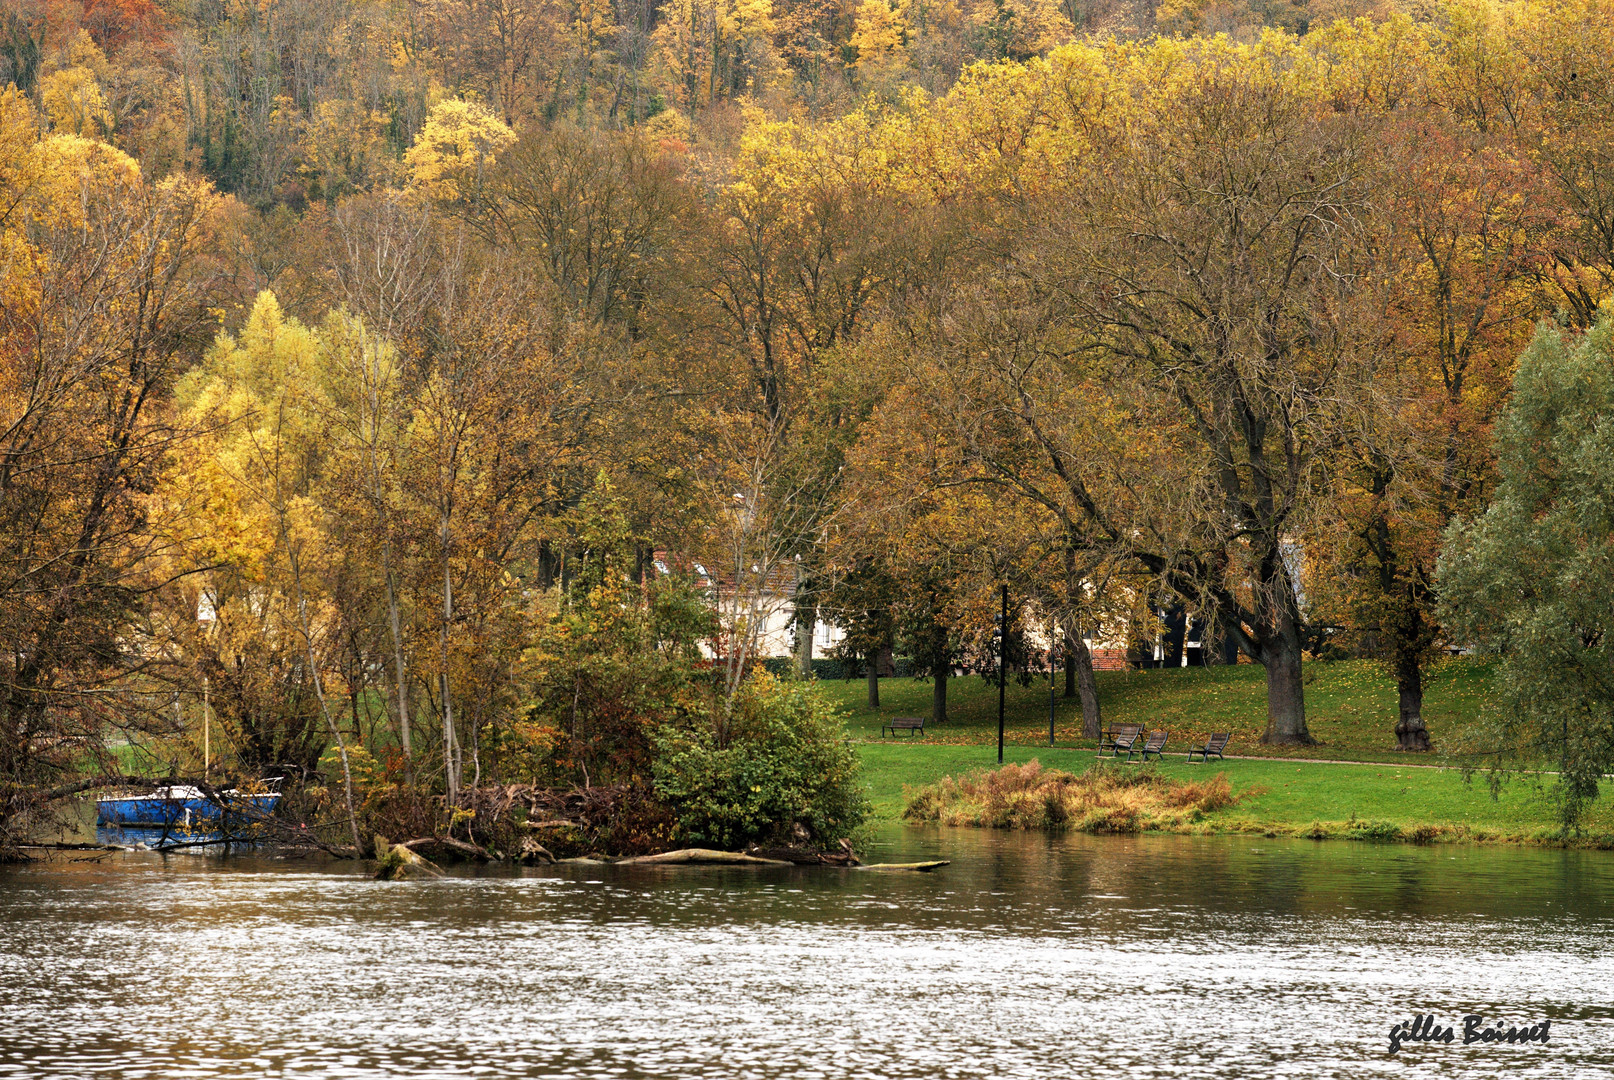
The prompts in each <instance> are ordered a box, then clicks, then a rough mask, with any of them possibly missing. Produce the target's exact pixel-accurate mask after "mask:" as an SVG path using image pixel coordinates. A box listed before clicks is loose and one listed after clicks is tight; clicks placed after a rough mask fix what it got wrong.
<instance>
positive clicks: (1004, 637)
mask: <svg viewBox="0 0 1614 1080" xmlns="http://www.w3.org/2000/svg"><path fill="white" fill-rule="evenodd" d="M997 636H998V764H999V765H1002V764H1003V687H1004V679H1005V678H1006V677H1007V675H1008V673H1009V669H1008V666H1007V665H1006V664H1005V663H1004V650H1005V649H1006V648H1007V647H1008V644H1009V586H1008V585H1007V584H1006V583H1005V584H1004V585H1003V610H1002V611H1001V612H1000V613H999V614H998V628H997Z"/></svg>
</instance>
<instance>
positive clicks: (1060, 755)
mask: <svg viewBox="0 0 1614 1080" xmlns="http://www.w3.org/2000/svg"><path fill="white" fill-rule="evenodd" d="M1306 670H1307V676H1306V678H1307V683H1306V712H1307V717H1308V723H1309V724H1310V726H1311V730H1312V733H1313V735H1315V736H1316V737H1317V738H1319V739H1320V740H1321V742H1322V745H1320V746H1317V747H1311V748H1305V749H1296V748H1275V747H1264V746H1261V745H1260V743H1259V742H1258V740H1259V738H1260V735H1261V732H1262V730H1263V729H1264V727H1265V724H1266V696H1265V694H1266V686H1265V681H1264V672H1263V670H1262V669H1261V668H1259V667H1256V666H1254V665H1249V664H1241V665H1238V666H1236V667H1215V668H1190V669H1177V670H1169V671H1126V672H1120V671H1117V672H1099V675H1098V678H1099V692H1100V694H1101V695H1102V700H1103V706H1104V710H1105V718H1106V719H1107V720H1108V721H1110V722H1113V723H1128V722H1131V723H1143V724H1147V725H1149V726H1150V727H1156V726H1163V727H1166V728H1167V729H1169V730H1170V731H1171V733H1172V734H1171V743H1170V745H1169V746H1168V750H1169V751H1173V752H1172V753H1169V754H1168V756H1167V759H1166V761H1165V763H1164V764H1163V765H1162V766H1160V767H1161V768H1162V769H1163V770H1164V771H1165V772H1166V773H1167V774H1168V775H1172V776H1202V775H1205V774H1206V772H1207V771H1210V772H1216V771H1222V772H1225V773H1226V774H1227V775H1228V778H1229V779H1230V780H1231V781H1232V782H1233V787H1234V790H1235V791H1237V792H1244V791H1249V790H1250V789H1252V788H1254V789H1264V790H1263V791H1262V792H1261V793H1259V794H1256V795H1253V796H1251V797H1248V798H1246V799H1243V800H1242V801H1241V802H1240V803H1239V804H1238V805H1237V806H1236V807H1234V808H1232V809H1230V810H1227V811H1223V812H1222V813H1220V814H1218V815H1216V816H1215V818H1214V820H1213V822H1212V824H1213V825H1214V826H1215V827H1218V828H1255V827H1258V825H1260V826H1268V825H1270V826H1276V827H1279V828H1287V829H1304V828H1305V827H1307V826H1309V825H1310V824H1311V823H1313V822H1318V821H1321V822H1348V821H1350V820H1351V819H1352V818H1353V817H1354V818H1356V819H1358V820H1373V821H1384V822H1391V823H1394V824H1396V825H1398V826H1401V827H1403V828H1410V827H1412V826H1419V825H1432V826H1436V827H1445V828H1466V829H1467V830H1469V831H1471V832H1472V831H1481V832H1488V833H1492V834H1498V835H1506V836H1522V835H1529V834H1535V833H1544V832H1547V831H1550V830H1552V829H1554V828H1555V824H1556V818H1555V814H1554V808H1553V805H1552V803H1551V801H1550V799H1548V798H1547V797H1546V796H1545V795H1544V794H1543V793H1542V792H1541V791H1540V790H1539V789H1538V788H1537V787H1536V785H1535V784H1534V783H1533V782H1530V781H1519V782H1515V783H1513V784H1512V785H1510V786H1509V787H1508V788H1507V789H1505V790H1504V792H1503V794H1502V797H1501V798H1500V799H1499V800H1493V799H1492V798H1491V794H1490V791H1489V789H1488V788H1487V786H1486V785H1485V783H1484V781H1483V779H1476V780H1475V781H1474V782H1473V783H1472V784H1469V783H1465V782H1464V781H1463V779H1462V776H1461V774H1460V773H1459V772H1458V771H1457V770H1455V769H1429V768H1415V767H1412V766H1417V765H1435V764H1440V763H1441V761H1442V759H1441V757H1440V756H1439V753H1438V751H1439V749H1440V745H1441V740H1442V739H1443V738H1446V737H1449V736H1450V735H1451V734H1452V733H1453V732H1455V731H1457V730H1459V729H1460V728H1461V727H1463V726H1465V725H1467V724H1468V723H1469V722H1471V721H1472V720H1473V719H1474V718H1475V716H1476V715H1477V714H1478V711H1479V707H1480V702H1481V700H1482V698H1483V696H1484V693H1485V685H1486V678H1487V676H1488V672H1487V671H1486V669H1485V668H1484V667H1482V666H1480V665H1476V664H1471V663H1469V662H1467V661H1462V660H1457V661H1451V662H1449V663H1446V664H1443V665H1441V666H1440V667H1438V668H1437V669H1436V670H1435V672H1434V673H1433V675H1432V677H1431V678H1430V680H1429V685H1428V688H1427V691H1426V697H1425V713H1424V714H1425V718H1426V719H1427V721H1428V723H1429V727H1430V731H1431V733H1432V735H1433V738H1434V742H1435V748H1436V751H1437V753H1435V754H1430V755H1406V754H1398V753H1396V752H1395V751H1393V750H1392V749H1390V748H1391V747H1392V746H1394V745H1395V736H1394V733H1393V729H1394V726H1395V714H1396V697H1395V687H1394V684H1393V683H1391V681H1390V680H1389V679H1388V678H1386V677H1385V676H1384V675H1383V674H1382V672H1381V671H1380V670H1379V669H1378V668H1377V667H1376V666H1375V665H1373V664H1372V663H1370V662H1367V661H1341V662H1335V663H1311V664H1308V665H1307V669H1306ZM820 686H821V687H822V689H823V690H824V691H826V692H827V693H828V694H829V695H830V696H831V697H832V698H833V699H834V700H835V701H836V702H837V703H839V704H840V705H841V706H842V707H843V708H844V709H845V711H846V712H847V714H848V719H847V724H848V728H849V729H850V731H851V733H852V736H853V738H854V739H859V740H864V741H863V743H862V745H861V746H860V747H859V752H860V753H861V754H862V757H863V761H864V766H865V774H864V775H865V779H866V781H867V783H868V784H869V787H870V793H871V795H872V797H873V799H874V804H875V810H876V813H877V815H878V816H879V817H880V818H881V819H884V820H895V819H896V818H898V817H899V816H900V815H901V812H902V807H903V805H904V800H903V788H904V786H917V785H919V784H925V783H930V782H932V781H934V780H937V779H939V778H941V777H942V776H946V775H949V774H954V775H957V774H960V773H964V772H968V771H970V770H972V769H978V768H989V767H993V766H995V765H996V763H997V755H996V753H995V747H994V744H995V742H996V739H997V689H996V687H995V686H988V685H987V684H986V683H985V682H983V681H982V680H981V679H980V678H978V677H970V678H965V679H957V680H954V682H953V684H952V685H951V687H950V688H949V690H950V692H949V714H950V716H949V722H948V723H947V724H946V725H945V726H943V727H940V728H935V729H933V730H932V732H931V733H927V734H926V736H924V737H923V738H921V739H918V740H913V741H910V740H907V739H906V738H903V739H901V740H893V739H890V738H887V739H884V740H882V739H880V738H879V737H878V736H879V725H880V723H881V721H882V720H883V719H886V718H889V717H892V716H910V715H926V716H928V715H929V706H930V690H931V688H930V684H929V683H928V682H923V681H920V680H917V679H887V680H882V682H881V686H880V697H881V705H882V707H881V708H880V710H879V711H878V712H875V711H874V710H871V709H869V708H867V706H866V704H865V700H864V694H865V687H864V684H863V683H862V682H861V681H857V682H823V683H821V684H820ZM1061 689H1062V686H1061ZM1007 714H1008V722H1007V729H1008V743H1009V747H1008V752H1007V754H1006V759H1007V760H1009V761H1015V762H1024V761H1029V760H1031V759H1032V758H1036V759H1038V760H1040V761H1041V762H1042V763H1043V764H1044V765H1047V766H1050V767H1055V768H1062V769H1069V770H1071V771H1075V772H1079V771H1082V770H1084V769H1086V768H1087V767H1088V766H1089V765H1091V764H1092V763H1093V761H1094V755H1093V752H1092V750H1090V749H1084V748H1083V747H1084V746H1090V745H1091V744H1083V743H1082V741H1081V739H1080V722H1081V717H1080V711H1079V707H1078V706H1077V704H1076V703H1075V702H1074V701H1065V700H1064V699H1063V698H1058V699H1056V702H1055V735H1056V741H1057V743H1058V744H1059V745H1058V746H1057V747H1054V748H1050V747H1049V746H1048V745H1047V741H1048V684H1047V683H1046V682H1043V683H1033V684H1032V685H1031V686H1029V687H1021V686H1018V685H1016V684H1014V683H1013V682H1011V683H1010V685H1009V689H1008V708H1007ZM1212 730H1231V731H1233V732H1234V741H1233V744H1232V746H1231V747H1230V748H1229V752H1231V753H1234V754H1238V755H1251V756H1257V757H1261V758H1264V759H1270V760H1259V761H1237V760H1235V761H1229V762H1226V763H1217V764H1215V765H1213V766H1211V767H1210V769H1209V770H1207V768H1206V766H1203V765H1195V766H1189V765H1187V764H1186V762H1185V761H1184V760H1183V754H1184V752H1185V751H1186V749H1187V747H1188V745H1189V744H1190V742H1191V741H1193V740H1197V739H1200V738H1203V736H1204V735H1205V734H1206V733H1208V732H1210V731H1212ZM1315 758H1333V759H1340V760H1348V761H1360V762H1379V763H1383V764H1363V765H1324V764H1314V763H1312V762H1310V761H1307V760H1305V759H1315ZM1130 767H1131V768H1137V767H1138V766H1137V765H1135V764H1134V765H1132V766H1130ZM1546 783H1547V784H1548V785H1550V784H1551V783H1552V780H1551V778H1548V779H1547V781H1546ZM1586 829H1587V831H1588V832H1590V833H1597V834H1609V833H1614V806H1610V805H1604V806H1600V807H1598V808H1597V809H1596V810H1595V811H1594V812H1593V813H1592V815H1591V816H1590V817H1589V819H1588V820H1587V821H1586Z"/></svg>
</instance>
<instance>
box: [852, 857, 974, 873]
mask: <svg viewBox="0 0 1614 1080" xmlns="http://www.w3.org/2000/svg"><path fill="white" fill-rule="evenodd" d="M950 862H952V860H951V859H936V860H933V861H931V862H886V863H874V864H873V865H872V866H852V867H848V869H850V870H918V871H920V872H921V873H925V872H928V871H931V870H934V869H936V868H937V867H940V866H946V865H947V864H948V863H950Z"/></svg>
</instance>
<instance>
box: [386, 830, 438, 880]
mask: <svg viewBox="0 0 1614 1080" xmlns="http://www.w3.org/2000/svg"><path fill="white" fill-rule="evenodd" d="M375 857H376V860H377V862H378V863H379V865H378V866H377V867H376V872H375V876H376V880H377V881H410V880H414V879H418V878H428V877H442V876H443V871H442V868H441V867H439V866H438V865H437V864H436V863H434V862H432V861H431V860H430V859H427V858H423V857H422V856H419V855H416V854H415V853H414V852H413V851H411V850H409V846H408V845H407V844H388V843H387V838H386V837H384V836H377V837H376V838H375Z"/></svg>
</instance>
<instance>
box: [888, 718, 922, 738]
mask: <svg viewBox="0 0 1614 1080" xmlns="http://www.w3.org/2000/svg"><path fill="white" fill-rule="evenodd" d="M887 731H889V732H891V737H892V738H893V739H895V738H896V737H897V732H899V731H911V732H913V736H912V737H913V738H915V739H917V738H918V737H919V736H921V735H923V734H924V733H925V718H924V717H923V716H893V717H892V718H891V719H889V720H887V721H886V722H885V723H884V724H882V725H881V726H880V738H882V739H883V738H885V733H886V732H887Z"/></svg>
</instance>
